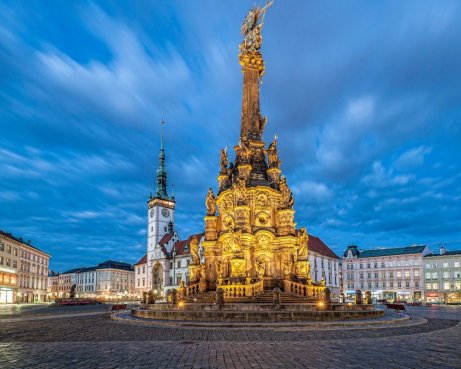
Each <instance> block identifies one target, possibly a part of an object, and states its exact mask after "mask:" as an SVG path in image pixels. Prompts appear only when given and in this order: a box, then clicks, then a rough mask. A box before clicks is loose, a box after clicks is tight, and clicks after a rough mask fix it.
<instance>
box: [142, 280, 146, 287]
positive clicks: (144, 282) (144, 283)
mask: <svg viewBox="0 0 461 369" xmlns="http://www.w3.org/2000/svg"><path fill="white" fill-rule="evenodd" d="M145 285H146V279H145V278H143V279H142V286H143V287H144V286H145Z"/></svg>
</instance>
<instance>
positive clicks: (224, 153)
mask: <svg viewBox="0 0 461 369" xmlns="http://www.w3.org/2000/svg"><path fill="white" fill-rule="evenodd" d="M220 164H221V173H223V174H226V173H227V166H228V165H229V160H228V159H227V149H225V148H224V149H221V161H220Z"/></svg>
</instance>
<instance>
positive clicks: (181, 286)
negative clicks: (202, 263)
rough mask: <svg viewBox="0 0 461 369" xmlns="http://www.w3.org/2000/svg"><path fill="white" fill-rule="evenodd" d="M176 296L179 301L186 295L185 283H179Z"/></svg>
mask: <svg viewBox="0 0 461 369" xmlns="http://www.w3.org/2000/svg"><path fill="white" fill-rule="evenodd" d="M178 294H179V296H178V298H179V299H183V298H185V297H186V295H187V289H186V283H185V282H184V281H181V283H180V284H179V289H178Z"/></svg>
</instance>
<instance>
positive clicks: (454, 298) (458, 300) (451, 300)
mask: <svg viewBox="0 0 461 369" xmlns="http://www.w3.org/2000/svg"><path fill="white" fill-rule="evenodd" d="M446 296H447V298H446V300H445V301H446V302H447V304H461V291H457V292H448V293H446Z"/></svg>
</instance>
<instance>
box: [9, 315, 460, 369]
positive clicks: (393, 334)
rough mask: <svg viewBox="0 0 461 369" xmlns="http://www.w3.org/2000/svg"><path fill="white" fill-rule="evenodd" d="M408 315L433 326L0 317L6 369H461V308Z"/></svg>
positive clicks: (104, 316) (91, 317)
mask: <svg viewBox="0 0 461 369" xmlns="http://www.w3.org/2000/svg"><path fill="white" fill-rule="evenodd" d="M47 312H48V310H47ZM74 312H75V311H74ZM85 312H88V309H87V310H85ZM409 313H410V315H417V316H421V317H424V318H426V319H428V322H427V324H422V325H417V326H413V327H397V328H381V329H358V330H350V331H348V330H343V329H335V330H322V329H318V330H302V329H287V328H283V329H282V328H273V329H245V328H243V329H242V328H240V329H225V328H220V329H203V328H167V327H155V326H146V325H142V324H131V323H123V322H114V321H111V320H110V319H109V317H108V316H106V315H92V316H82V317H72V318H60V319H55V320H53V319H46V320H35V321H23V322H21V321H18V322H8V323H6V322H1V319H0V368H74V367H75V368H461V324H460V323H459V321H460V320H461V307H434V308H425V307H418V308H411V309H409ZM20 316H24V315H20Z"/></svg>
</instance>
